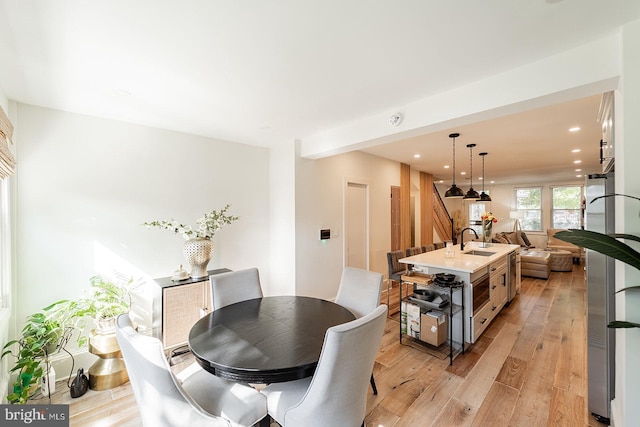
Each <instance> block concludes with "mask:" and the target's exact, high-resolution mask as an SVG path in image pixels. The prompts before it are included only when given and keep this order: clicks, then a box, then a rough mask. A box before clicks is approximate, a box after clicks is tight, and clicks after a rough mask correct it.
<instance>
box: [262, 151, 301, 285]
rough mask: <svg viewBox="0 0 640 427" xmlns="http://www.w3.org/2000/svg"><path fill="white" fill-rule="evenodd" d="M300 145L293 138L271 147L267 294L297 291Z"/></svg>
mask: <svg viewBox="0 0 640 427" xmlns="http://www.w3.org/2000/svg"><path fill="white" fill-rule="evenodd" d="M296 145H297V143H296V142H295V141H291V142H289V143H284V144H280V145H278V146H277V147H273V148H272V149H271V150H269V191H270V194H271V198H270V215H269V217H270V225H269V236H270V239H269V240H270V245H269V246H270V252H269V253H270V278H269V285H270V286H269V288H268V289H263V290H264V293H265V294H266V295H295V293H296V275H295V271H296V270H295V268H296V263H295V262H294V261H293V260H295V259H296V221H295V215H296V199H295V189H296V181H295V164H296V156H297V153H296ZM263 287H264V286H263Z"/></svg>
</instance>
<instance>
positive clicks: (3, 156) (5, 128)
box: [0, 107, 16, 179]
mask: <svg viewBox="0 0 640 427" xmlns="http://www.w3.org/2000/svg"><path fill="white" fill-rule="evenodd" d="M11 138H13V125H12V124H11V121H9V117H7V115H6V113H5V112H4V110H3V109H2V107H0V179H5V178H6V177H8V176H11V175H13V174H14V173H15V169H16V160H15V159H14V158H13V154H11V150H9V142H8V141H10V140H11Z"/></svg>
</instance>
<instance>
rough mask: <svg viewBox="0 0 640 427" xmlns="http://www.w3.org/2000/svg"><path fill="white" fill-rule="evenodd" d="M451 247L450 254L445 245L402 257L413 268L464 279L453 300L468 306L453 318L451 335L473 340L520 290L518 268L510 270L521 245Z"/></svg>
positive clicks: (480, 244) (475, 243)
mask: <svg viewBox="0 0 640 427" xmlns="http://www.w3.org/2000/svg"><path fill="white" fill-rule="evenodd" d="M452 249H453V254H447V250H446V249H438V250H435V251H430V252H425V253H422V254H418V255H413V256H410V257H406V258H402V259H400V260H399V261H400V262H401V263H404V264H407V266H408V268H410V269H411V270H412V271H413V272H418V273H422V274H428V275H435V274H437V273H446V274H453V275H455V281H456V282H462V286H463V290H462V292H458V293H454V294H453V301H451V302H452V303H453V304H457V305H461V306H463V307H465V310H464V314H463V316H459V317H462V319H460V318H459V317H458V318H454V319H451V322H452V325H451V330H452V336H450V337H449V339H450V340H453V341H458V340H459V341H461V340H462V337H461V335H464V341H465V342H466V343H474V342H475V341H476V340H477V339H478V337H479V336H480V334H482V332H484V330H485V329H486V328H487V326H489V324H490V323H491V321H492V320H493V319H494V318H495V317H496V316H497V314H498V313H499V312H500V310H501V309H502V308H503V307H504V305H505V304H506V303H507V302H508V301H510V300H511V299H512V298H513V297H514V296H515V293H516V292H517V291H518V290H519V284H520V277H519V272H518V271H516V272H513V273H512V274H510V271H509V268H510V262H509V260H510V257H511V256H512V255H514V254H515V255H516V256H517V254H518V253H519V251H520V246H518V245H506V244H492V245H491V246H489V247H483V244H482V243H481V242H469V243H467V244H466V246H465V248H464V250H463V251H461V250H460V247H459V246H455V247H453V248H452ZM511 268H513V267H511ZM512 280H515V281H516V283H515V284H514V286H512V287H511V289H512V290H513V291H512V292H511V294H512V295H509V288H510V286H509V285H510V281H512ZM416 287H417V286H416ZM401 304H402V303H401ZM460 322H464V324H463V325H461V324H460ZM457 331H463V332H457Z"/></svg>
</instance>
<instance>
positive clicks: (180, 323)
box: [162, 280, 209, 349]
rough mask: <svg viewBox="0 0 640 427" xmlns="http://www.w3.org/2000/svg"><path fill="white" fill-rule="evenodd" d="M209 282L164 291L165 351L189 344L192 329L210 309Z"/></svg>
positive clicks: (163, 332) (163, 340)
mask: <svg viewBox="0 0 640 427" xmlns="http://www.w3.org/2000/svg"><path fill="white" fill-rule="evenodd" d="M208 295H209V281H208V280H205V281H203V282H198V283H192V284H188V285H182V286H174V287H170V288H165V289H163V296H162V305H163V307H162V342H163V344H164V347H165V349H168V348H172V347H177V346H181V345H185V344H187V340H188V338H189V331H190V330H191V327H192V326H193V325H194V324H195V323H196V322H197V321H198V320H199V319H200V318H201V317H202V316H203V315H205V314H207V313H208V308H209V296H208Z"/></svg>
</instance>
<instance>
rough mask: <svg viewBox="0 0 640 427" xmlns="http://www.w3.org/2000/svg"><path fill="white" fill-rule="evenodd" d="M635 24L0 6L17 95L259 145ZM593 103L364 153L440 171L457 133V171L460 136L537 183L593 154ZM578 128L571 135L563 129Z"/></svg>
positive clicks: (98, 1) (626, 10) (23, 2)
mask: <svg viewBox="0 0 640 427" xmlns="http://www.w3.org/2000/svg"><path fill="white" fill-rule="evenodd" d="M638 18H640V1H637V0H606V1H605V0H564V1H561V0H546V1H545V0H526V1H523V0H519V1H507V0H485V1H474V0H447V1H442V0H440V1H434V0H403V1H401V2H398V1H391V0H386V1H383V0H377V1H372V0H347V1H345V0H323V1H318V0H271V1H269V0H244V1H221V0H187V1H169V0H164V1H158V0H136V1H130V0H94V1H83V0H56V1H51V0H20V1H18V0H0V88H1V89H2V91H3V92H4V93H5V94H6V95H7V97H8V98H9V99H13V100H16V101H18V102H21V103H27V104H33V105H38V106H43V107H49V108H54V109H59V110H63V111H70V112H75V113H81V114H87V115H93V116H99V117H105V118H111V119H116V120H124V121H128V122H133V123H139V124H144V125H148V126H154V127H159V128H164V129H171V130H176V131H180V132H187V133H192V134H197V135H203V136H207V137H211V138H216V139H221V140H228V141H233V142H240V143H245V144H252V145H258V146H265V147H268V146H272V145H273V144H277V143H282V142H287V141H292V140H294V139H299V140H304V139H305V138H307V137H310V136H313V135H315V134H318V133H320V132H322V131H325V130H327V129H331V128H336V127H339V126H344V125H347V124H349V123H351V122H354V121H357V120H361V119H363V118H366V117H370V116H373V115H377V114H380V113H382V112H387V111H389V110H390V109H393V108H395V107H401V106H403V105H407V104H409V103H412V102H415V101H417V100H420V99H423V98H426V97H429V96H432V95H434V94H438V93H441V92H444V91H447V90H451V89H453V88H456V87H459V86H461V85H465V84H469V83H471V82H474V81H477V80H480V79H483V78H486V77H488V76H492V75H495V74H498V73H500V72H504V71H506V70H510V69H513V68H516V67H519V66H522V65H524V64H528V63H531V62H533V61H536V60H539V59H542V58H545V57H548V56H550V55H553V54H556V53H559V52H563V51H566V50H568V49H571V48H574V47H576V46H580V45H582V44H584V43H588V42H590V41H593V40H597V39H599V38H601V37H603V36H605V35H607V34H611V33H612V32H613V31H617V29H618V28H619V26H620V25H621V24H623V23H625V22H629V21H633V20H636V19H638ZM598 103H599V98H598V97H594V98H590V99H587V100H582V101H577V102H575V103H569V104H567V105H565V106H564V107H563V106H555V107H552V108H551V109H549V110H546V111H535V112H528V113H521V114H519V115H517V116H513V117H505V118H502V119H496V120H495V121H492V122H486V123H479V124H475V125H468V126H464V128H458V129H452V130H447V131H445V132H442V133H437V134H434V135H429V136H425V137H422V138H415V139H412V140H408V141H404V142H402V143H396V144H400V145H394V148H393V149H389V148H388V147H384V146H382V147H375V148H372V149H369V150H366V151H368V152H371V153H374V154H376V155H381V156H384V157H389V158H393V159H395V160H398V161H404V162H406V163H410V164H415V165H416V167H418V168H421V169H422V168H429V169H426V170H428V171H431V172H432V173H434V174H435V175H436V176H437V175H439V174H441V173H442V171H443V169H442V166H443V165H444V163H448V160H447V159H450V156H451V150H450V149H451V144H450V140H449V139H448V137H447V135H448V133H449V131H458V132H460V133H461V137H460V138H459V139H458V141H457V148H458V156H457V160H458V164H457V166H458V169H459V170H462V168H463V167H464V168H466V167H467V166H466V164H467V163H468V162H467V161H465V159H467V160H468V156H465V155H464V154H467V153H466V152H465V151H466V150H467V149H466V147H465V145H466V144H468V143H476V144H478V147H477V149H478V151H476V152H479V150H482V151H488V152H490V154H489V155H488V156H487V158H486V165H487V168H486V170H487V172H489V171H491V174H494V175H495V178H496V180H498V179H506V175H505V174H506V172H504V171H500V170H499V167H498V165H504V164H508V163H511V164H514V165H515V164H516V161H517V160H518V159H523V161H524V163H523V165H528V166H522V165H518V166H517V169H532V170H533V171H535V173H534V175H538V176H540V175H543V174H544V175H545V176H546V177H549V176H550V174H551V168H552V166H553V163H554V162H555V161H558V162H560V161H568V160H569V159H568V158H565V159H564V160H562V156H563V155H564V153H565V152H566V151H568V149H569V148H573V147H574V146H580V145H581V146H582V147H586V145H585V144H587V143H588V144H590V145H589V147H590V150H595V152H596V154H595V157H594V154H593V152H591V151H590V152H589V157H590V160H591V161H592V162H593V161H595V162H596V163H597V145H595V144H597V142H598V140H599V133H598V132H599V131H598V126H597V123H594V121H593V120H594V119H595V117H594V114H597V104H598ZM559 119H563V120H559ZM563 121H566V122H564V123H563ZM575 124H578V125H580V126H582V127H583V131H582V132H581V133H580V134H578V135H570V136H566V128H567V127H568V126H570V125H571V126H572V125H575ZM543 132H545V133H543ZM561 132H564V134H563V135H564V136H562V135H561ZM501 138H506V139H507V141H508V145H507V146H508V147H509V148H508V150H506V149H505V148H504V147H505V145H501V144H504V140H502V141H501ZM499 141H501V142H500V145H494V144H498V142H499ZM544 144H548V145H544ZM427 147H428V148H427ZM594 147H595V148H594ZM441 148H442V149H441ZM498 148H499V149H498ZM421 149H422V150H423V157H422V159H423V160H421V161H420V163H418V162H416V161H415V160H414V159H413V157H412V156H413V154H414V152H417V151H420V150H421ZM534 149H535V150H536V151H535V153H536V154H535V155H532V154H531V153H532V151H533V150H534ZM584 149H586V148H584ZM463 153H464V154H463ZM505 153H508V158H507V159H504V158H502V159H501V158H500V157H499V156H501V155H504V154H505ZM541 153H542V154H541ZM407 156H410V157H408V158H407ZM425 159H426V160H425ZM429 159H430V160H429ZM584 159H586V158H584ZM584 159H583V160H584ZM505 160H509V162H507V161H505ZM427 162H428V163H427ZM475 166H476V165H475V164H474V170H478V171H479V169H476V167H475ZM542 168H547V169H542ZM532 173H533V172H532ZM442 175H443V177H444V178H446V177H447V176H448V173H442ZM474 175H476V176H477V172H474ZM489 175H490V174H489V173H487V178H491V177H490V176H489ZM527 175H531V173H528V172H527V174H525V175H523V178H522V179H525V176H527ZM476 187H477V185H476Z"/></svg>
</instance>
